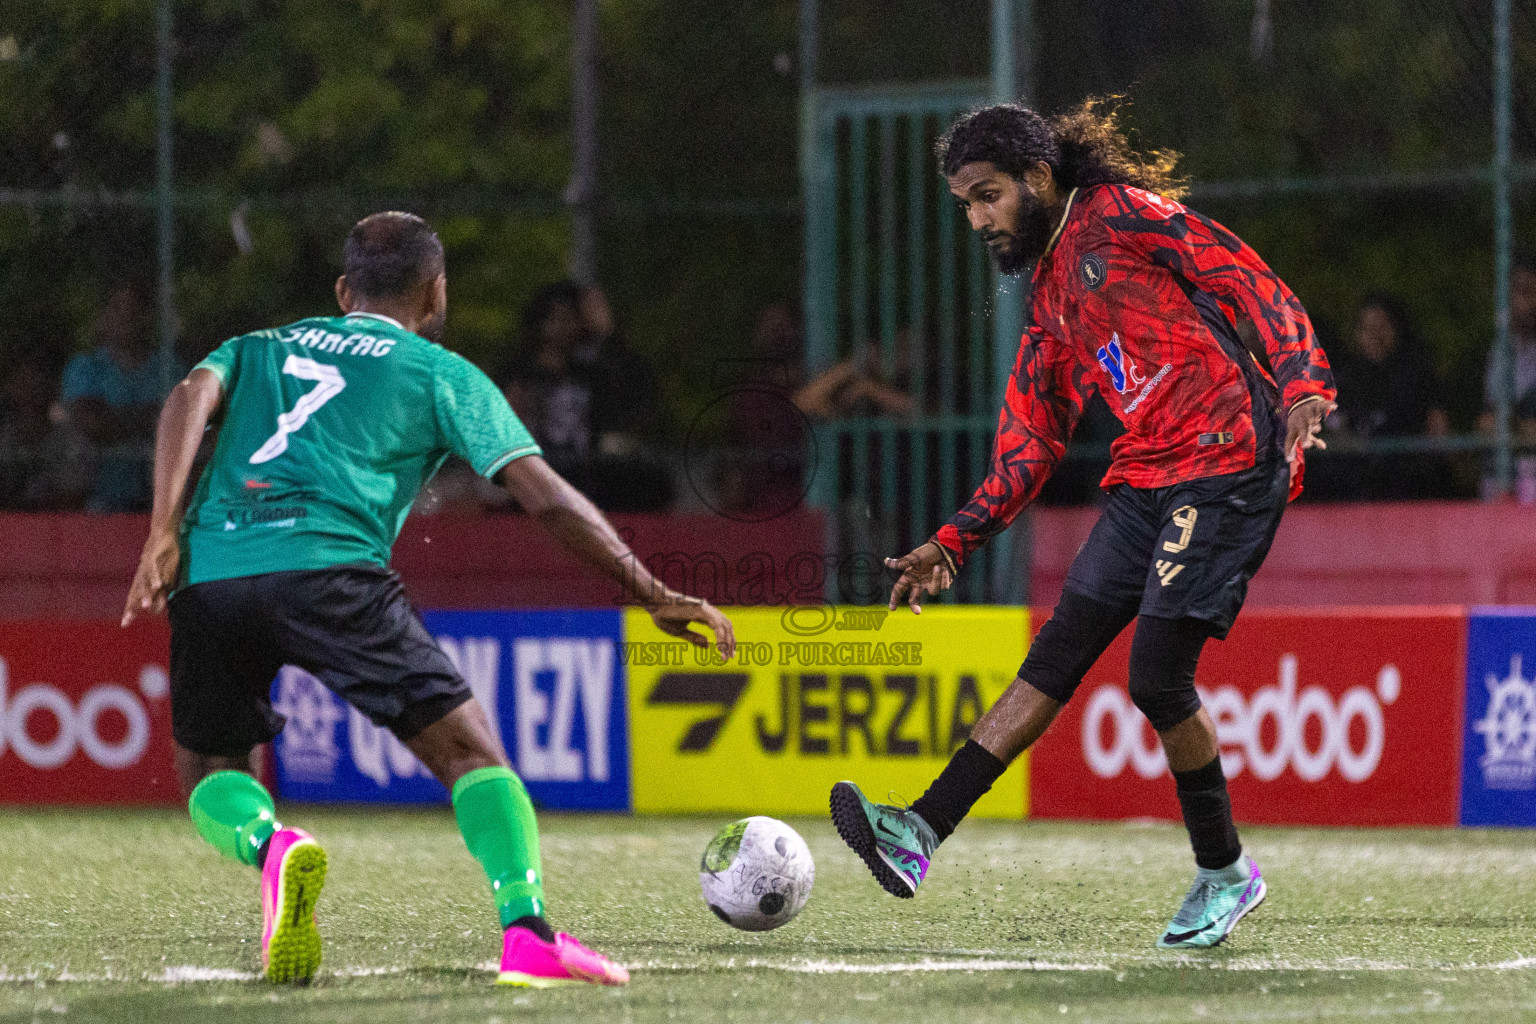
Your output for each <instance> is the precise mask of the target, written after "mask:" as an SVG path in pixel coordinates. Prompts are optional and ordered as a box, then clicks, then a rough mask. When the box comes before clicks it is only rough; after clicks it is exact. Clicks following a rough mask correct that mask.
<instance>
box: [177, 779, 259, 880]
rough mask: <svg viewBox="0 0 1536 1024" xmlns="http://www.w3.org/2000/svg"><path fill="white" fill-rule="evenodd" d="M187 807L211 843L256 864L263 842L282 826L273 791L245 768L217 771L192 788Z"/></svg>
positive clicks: (225, 852) (194, 822)
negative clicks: (246, 771)
mask: <svg viewBox="0 0 1536 1024" xmlns="http://www.w3.org/2000/svg"><path fill="white" fill-rule="evenodd" d="M187 810H188V811H190V812H191V814H192V824H194V825H196V826H197V832H198V835H200V836H202V837H203V838H204V839H206V840H208V844H209V845H210V846H212V847H213V848H214V849H215V850H218V851H219V852H220V853H222V854H223V855H224V856H226V857H233V858H234V859H235V860H238V861H239V862H240V863H242V864H250V865H251V866H253V867H254V866H255V865H256V855H257V854H258V853H260V852H261V847H262V844H263V843H265V842H266V841H267V839H269V838H270V837H271V835H272V833H273V832H276V831H277V829H278V827H279V826H278V823H277V813H276V809H275V808H274V807H273V806H272V795H271V794H270V793H268V792H267V788H266V787H265V786H263V785H262V784H261V783H259V782H257V781H256V780H255V779H253V778H251V777H250V776H249V775H247V774H246V773H245V772H236V771H224V772H214V773H213V774H212V775H210V776H208V777H207V778H205V779H204V780H203V781H202V782H199V783H198V784H197V788H196V789H194V790H193V791H192V796H191V798H190V799H189V800H188V801H187Z"/></svg>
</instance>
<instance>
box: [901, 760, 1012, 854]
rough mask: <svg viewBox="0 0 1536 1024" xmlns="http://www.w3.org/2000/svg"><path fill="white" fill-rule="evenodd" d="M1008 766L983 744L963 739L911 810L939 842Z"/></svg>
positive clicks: (953, 828) (947, 836)
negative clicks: (925, 823) (962, 744)
mask: <svg viewBox="0 0 1536 1024" xmlns="http://www.w3.org/2000/svg"><path fill="white" fill-rule="evenodd" d="M1007 770H1008V766H1007V765H1005V764H1003V762H1001V761H999V760H998V759H997V757H996V755H994V754H993V753H992V752H991V751H990V750H988V749H987V748H986V747H984V746H982V745H981V744H980V743H977V742H976V741H975V740H966V741H965V746H963V747H961V748H960V749H959V750H957V751H955V756H954V757H952V758H950V759H949V764H947V765H945V766H944V770H943V771H942V772H940V773H939V777H938V778H936V779H934V780H933V785H931V786H929V787H928V792H926V793H924V794H923V795H922V796H920V797H918V799H917V802H916V803H915V804H913V805H912V810H914V811H916V812H917V815H918V817H920V818H922V819H923V820H924V821H926V822H927V823H928V826H929V827H930V828H932V829H933V831H934V833H935V834H936V835H937V836H938V837H939V842H941V843H942V842H943V841H944V840H946V839H948V838H949V836H950V834H951V833H952V832H954V831H955V826H956V825H958V824H960V822H961V821H962V820H963V819H964V818H965V816H966V815H967V814H969V813H970V812H971V808H972V807H973V806H975V804H976V801H977V800H980V799H981V798H982V795H983V794H984V793H986V791H987V790H989V789H991V788H992V783H994V782H996V781H997V778H998V776H999V775H1002V774H1003V772H1005V771H1007Z"/></svg>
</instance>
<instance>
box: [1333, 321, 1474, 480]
mask: <svg viewBox="0 0 1536 1024" xmlns="http://www.w3.org/2000/svg"><path fill="white" fill-rule="evenodd" d="M1351 340H1352V342H1353V343H1352V344H1351V345H1349V346H1347V347H1346V348H1345V349H1344V351H1342V352H1340V353H1339V355H1338V358H1337V359H1336V360H1335V362H1334V366H1333V371H1334V379H1335V380H1336V381H1337V382H1338V388H1339V398H1338V403H1339V408H1338V410H1337V411H1336V412H1335V413H1334V414H1333V415H1332V416H1331V417H1329V420H1328V424H1329V426H1330V427H1331V428H1333V429H1335V430H1337V431H1339V432H1340V435H1341V440H1346V444H1343V445H1336V446H1335V448H1336V449H1337V450H1336V451H1331V452H1329V453H1327V454H1326V455H1325V456H1323V457H1321V458H1318V459H1316V460H1314V461H1315V464H1316V465H1317V467H1318V468H1319V470H1320V472H1319V473H1318V474H1317V479H1316V488H1317V490H1318V492H1319V494H1320V495H1324V494H1326V496H1330V497H1340V498H1365V499H1378V500H1379V499H1412V498H1437V497H1448V496H1449V495H1450V494H1451V492H1452V491H1453V490H1454V474H1453V473H1452V470H1451V467H1450V465H1449V464H1448V462H1447V460H1446V459H1444V458H1443V457H1438V456H1432V455H1424V454H1422V453H1412V454H1407V453H1405V454H1401V455H1390V454H1367V453H1365V452H1351V451H1348V450H1347V449H1348V447H1349V446H1348V444H1347V439H1352V440H1354V441H1358V442H1370V441H1372V440H1374V439H1379V438H1392V437H1425V436H1432V437H1444V436H1445V435H1447V434H1449V433H1450V417H1449V416H1448V415H1447V413H1446V397H1445V389H1444V387H1443V386H1442V384H1441V382H1440V376H1439V374H1438V373H1437V372H1436V370H1435V366H1434V361H1433V360H1432V359H1431V357H1430V354H1429V352H1428V350H1427V349H1425V347H1424V345H1423V344H1422V343H1421V342H1420V341H1419V339H1418V337H1417V336H1416V335H1415V333H1414V331H1413V328H1412V326H1411V324H1410V321H1409V319H1408V315H1407V311H1406V309H1405V308H1404V306H1403V303H1402V301H1401V300H1399V299H1398V298H1397V297H1396V296H1393V295H1388V294H1383V293H1373V294H1371V295H1368V296H1366V297H1365V299H1364V300H1362V301H1361V303H1360V307H1359V310H1358V312H1357V313H1356V314H1355V329H1354V334H1353V336H1352V339H1351ZM1311 470H1312V466H1310V465H1309V466H1308V474H1309V479H1308V486H1309V487H1311V486H1313V480H1312V479H1311Z"/></svg>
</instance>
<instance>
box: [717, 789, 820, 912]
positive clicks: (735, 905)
mask: <svg viewBox="0 0 1536 1024" xmlns="http://www.w3.org/2000/svg"><path fill="white" fill-rule="evenodd" d="M815 881H816V864H815V862H814V861H812V860H811V851H810V849H809V848H808V847H807V846H806V845H805V840H804V839H801V838H800V833H798V832H796V831H795V830H794V829H792V828H790V827H789V826H788V825H786V824H784V823H783V822H782V821H779V820H778V819H777V818H764V817H752V818H743V819H741V820H740V821H735V822H732V823H731V824H729V825H727V826H725V828H723V829H721V830H720V831H719V832H718V833H717V834H716V835H715V838H713V839H711V840H710V841H709V845H708V846H707V847H705V848H704V859H703V861H702V862H701V863H700V864H699V884H700V885H702V886H703V888H704V902H705V903H707V904H709V909H710V910H713V911H714V912H715V916H716V917H718V918H719V919H720V920H722V921H724V922H725V923H726V924H728V925H730V926H731V927H732V928H740V929H741V930H743V931H748V932H766V931H769V930H770V929H773V928H777V927H778V926H779V925H781V924H786V923H788V922H789V921H791V920H793V919H794V916H795V915H796V914H798V913H800V908H802V907H804V906H805V901H806V900H808V899H810V898H811V886H812V884H814V883H815Z"/></svg>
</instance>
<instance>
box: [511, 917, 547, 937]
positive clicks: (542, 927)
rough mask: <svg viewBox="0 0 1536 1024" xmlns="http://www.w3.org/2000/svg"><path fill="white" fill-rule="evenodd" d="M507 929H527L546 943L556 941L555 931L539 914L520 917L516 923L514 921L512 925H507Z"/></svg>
mask: <svg viewBox="0 0 1536 1024" xmlns="http://www.w3.org/2000/svg"><path fill="white" fill-rule="evenodd" d="M507 927H508V928H527V929H528V930H529V931H531V932H533V934H535V935H537V936H538V937H539V938H541V939H543V940H544V941H545V942H554V941H555V930H554V929H553V928H551V927H550V926H549V922H548V921H546V920H544V919H543V918H542V917H540V916H539V915H537V914H529V915H528V916H526V917H520V918H518V919H517V920H516V921H513V922H512V923H511V924H509V925H507Z"/></svg>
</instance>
